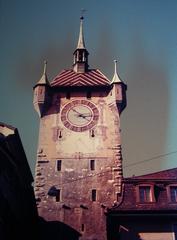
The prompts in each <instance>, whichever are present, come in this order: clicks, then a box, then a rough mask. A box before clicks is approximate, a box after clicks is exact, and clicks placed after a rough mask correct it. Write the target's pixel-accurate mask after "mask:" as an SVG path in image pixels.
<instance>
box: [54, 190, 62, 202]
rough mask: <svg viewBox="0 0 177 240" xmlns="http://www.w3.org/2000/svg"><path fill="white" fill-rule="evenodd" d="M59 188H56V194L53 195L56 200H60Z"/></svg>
mask: <svg viewBox="0 0 177 240" xmlns="http://www.w3.org/2000/svg"><path fill="white" fill-rule="evenodd" d="M60 194H61V190H60V189H57V190H56V196H55V199H56V202H60V201H61V196H60Z"/></svg>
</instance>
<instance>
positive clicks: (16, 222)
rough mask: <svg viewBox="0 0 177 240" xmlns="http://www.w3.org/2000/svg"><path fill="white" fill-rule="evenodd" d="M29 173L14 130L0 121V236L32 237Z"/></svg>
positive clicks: (32, 200) (32, 201)
mask: <svg viewBox="0 0 177 240" xmlns="http://www.w3.org/2000/svg"><path fill="white" fill-rule="evenodd" d="M32 182H33V177H32V174H31V171H30V168H29V165H28V162H27V159H26V155H25V153H24V149H23V146H22V143H21V140H20V137H19V134H18V130H17V129H16V128H14V127H12V126H9V125H6V124H4V123H0V239H1V240H9V239H19V240H21V239H34V237H35V236H36V224H37V208H36V203H35V197H34V191H33V187H32Z"/></svg>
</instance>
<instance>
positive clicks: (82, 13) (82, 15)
mask: <svg viewBox="0 0 177 240" xmlns="http://www.w3.org/2000/svg"><path fill="white" fill-rule="evenodd" d="M86 11H87V10H86V9H84V8H82V9H81V17H80V18H81V19H83V18H84V13H85V12H86Z"/></svg>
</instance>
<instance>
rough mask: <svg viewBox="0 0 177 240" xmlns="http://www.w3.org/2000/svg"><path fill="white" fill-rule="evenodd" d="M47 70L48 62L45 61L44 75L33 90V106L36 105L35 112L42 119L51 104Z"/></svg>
mask: <svg viewBox="0 0 177 240" xmlns="http://www.w3.org/2000/svg"><path fill="white" fill-rule="evenodd" d="M46 68H47V61H44V72H43V74H42V77H41V79H40V80H39V81H38V82H37V84H36V85H35V86H34V87H33V90H34V98H33V104H34V108H35V110H36V111H37V113H38V114H39V116H40V117H42V116H43V114H44V112H45V110H46V106H47V105H48V103H49V102H50V101H49V99H50V95H49V89H50V83H49V81H48V78H47V74H46Z"/></svg>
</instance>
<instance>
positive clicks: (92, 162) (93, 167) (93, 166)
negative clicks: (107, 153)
mask: <svg viewBox="0 0 177 240" xmlns="http://www.w3.org/2000/svg"><path fill="white" fill-rule="evenodd" d="M90 170H92V171H93V170H95V160H90Z"/></svg>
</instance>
